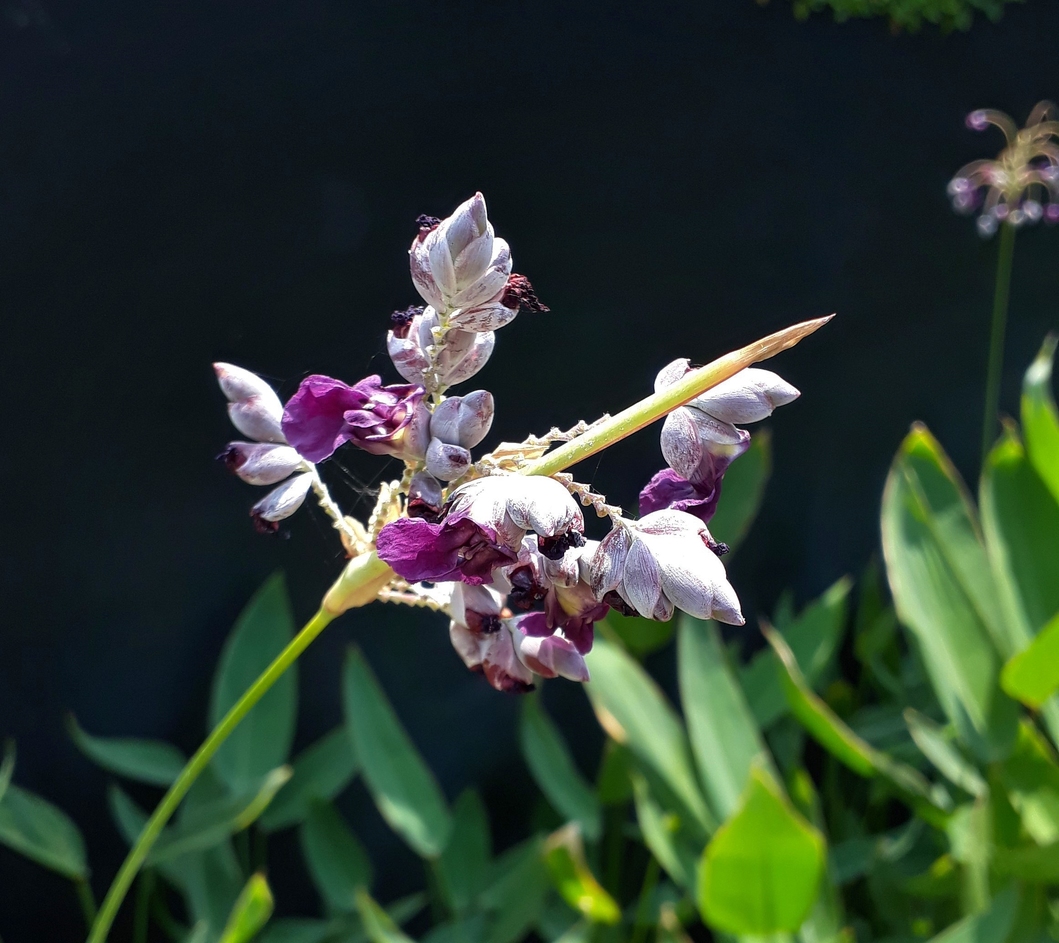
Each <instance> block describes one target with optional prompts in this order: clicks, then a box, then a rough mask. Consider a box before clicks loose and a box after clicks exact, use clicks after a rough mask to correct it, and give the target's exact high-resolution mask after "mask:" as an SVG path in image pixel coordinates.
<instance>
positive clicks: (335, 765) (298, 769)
mask: <svg viewBox="0 0 1059 943" xmlns="http://www.w3.org/2000/svg"><path fill="white" fill-rule="evenodd" d="M291 767H292V769H293V774H292V775H291V778H290V782H288V783H287V784H286V785H285V786H284V787H283V788H282V789H281V790H280V791H279V792H278V793H276V798H275V799H273V800H272V803H271V804H270V805H269V807H268V808H267V809H266V810H265V812H264V814H263V815H262V816H261V827H262V828H263V829H265V831H268V832H271V831H275V830H277V829H280V828H286V827H287V826H289V825H295V824H297V823H298V822H301V821H302V820H303V819H304V818H305V817H306V816H307V815H308V814H309V806H310V805H311V803H312V801H313V800H314V799H333V798H334V797H335V796H337V795H338V794H339V793H340V792H342V790H343V789H345V788H346V786H347V785H349V783H350V781H351V780H352V779H353V777H354V776H355V775H356V772H357V756H356V754H355V753H354V752H353V741H352V739H351V738H350V736H349V732H348V731H347V730H346V728H345V727H344V726H342V727H336V728H335V729H334V730H332V731H331V732H330V733H329V734H326V735H325V736H323V737H321V738H320V739H319V740H317V741H316V743H314V744H312V745H311V746H309V747H307V748H306V749H305V750H304V751H302V752H301V753H299V754H298V756H297V757H295V759H294V762H293V763H292V764H291Z"/></svg>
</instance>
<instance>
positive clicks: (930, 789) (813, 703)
mask: <svg viewBox="0 0 1059 943" xmlns="http://www.w3.org/2000/svg"><path fill="white" fill-rule="evenodd" d="M762 630H763V631H764V633H765V637H766V638H767V639H768V641H769V644H770V645H771V646H772V647H773V649H774V650H775V652H776V654H777V655H778V656H779V661H780V665H781V671H780V684H781V685H782V689H783V693H784V695H785V696H786V698H787V702H788V704H789V705H790V708H791V713H792V714H793V715H794V717H795V718H796V719H797V720H798V722H799V723H800V724H801V725H802V726H803V727H805V729H806V731H807V732H808V733H809V735H810V736H811V737H812V738H813V739H814V740H816V742H817V743H819V744H820V745H821V746H822V747H823V748H824V749H825V750H827V751H828V752H829V753H830V754H831V755H832V756H833V757H835V759H837V760H838V761H839V762H840V763H842V764H843V765H845V766H847V767H849V768H850V769H851V770H853V772H855V773H857V774H858V775H860V776H864V777H866V778H869V779H870V778H872V777H875V776H883V777H885V778H886V779H887V780H889V781H890V782H891V783H892V784H893V785H894V786H896V787H897V790H898V792H899V793H901V794H903V795H904V796H906V797H908V798H909V799H910V800H911V802H912V804H913V807H914V808H915V809H916V811H917V812H919V814H920V815H921V816H924V817H926V818H928V819H929V820H931V821H933V822H935V824H940V822H941V819H940V818H939V816H941V815H943V814H944V813H945V812H947V811H948V810H949V809H950V808H951V806H952V802H951V800H950V799H949V796H948V794H947V793H946V792H945V791H944V789H942V788H941V787H940V786H931V785H930V783H928V782H927V781H926V780H925V779H924V778H923V776H922V775H921V774H920V773H919V771H918V770H915V769H913V768H912V767H911V766H908V765H906V764H904V763H900V762H898V761H897V760H894V759H893V758H892V757H891V756H889V755H888V754H886V753H884V752H882V751H881V750H877V749H875V747H873V746H872V745H871V744H870V743H868V742H866V741H865V740H862V739H861V738H860V737H858V736H857V735H856V734H855V733H854V732H853V731H852V730H850V728H849V727H848V726H847V725H846V724H844V723H843V722H842V720H841V719H840V718H839V717H838V715H836V714H835V712H834V711H832V710H831V708H830V707H828V706H827V705H826V704H825V703H824V702H823V701H822V700H821V699H820V697H819V696H817V695H816V694H815V693H814V692H813V691H812V690H810V688H809V686H808V685H807V684H806V682H805V678H804V677H803V676H802V673H801V671H800V669H799V667H798V663H797V662H796V661H795V660H794V655H793V653H792V652H791V650H790V648H789V647H788V646H787V643H786V642H785V641H784V640H783V637H782V636H781V635H780V634H779V633H778V632H776V631H775V630H774V629H772V628H770V627H769V626H768V625H764V626H763V629H762Z"/></svg>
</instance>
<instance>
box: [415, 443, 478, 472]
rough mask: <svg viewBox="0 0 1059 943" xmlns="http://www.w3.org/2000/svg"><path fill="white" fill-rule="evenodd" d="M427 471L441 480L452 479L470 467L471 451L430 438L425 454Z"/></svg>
mask: <svg viewBox="0 0 1059 943" xmlns="http://www.w3.org/2000/svg"><path fill="white" fill-rule="evenodd" d="M426 465H427V471H428V472H430V474H431V475H433V476H434V477H435V478H440V479H441V480H442V481H453V480H454V479H456V478H459V477H461V476H462V475H463V474H464V473H465V472H466V471H467V469H468V468H470V467H471V453H470V452H468V451H467V450H466V449H465V448H462V447H461V446H459V445H450V444H449V443H447V442H442V441H441V439H431V440H430V445H429V446H428V448H427V456H426Z"/></svg>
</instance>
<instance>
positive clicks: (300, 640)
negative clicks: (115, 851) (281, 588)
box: [88, 609, 334, 943]
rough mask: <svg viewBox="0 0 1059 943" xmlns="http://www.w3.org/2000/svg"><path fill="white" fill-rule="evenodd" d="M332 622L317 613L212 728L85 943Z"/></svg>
mask: <svg viewBox="0 0 1059 943" xmlns="http://www.w3.org/2000/svg"><path fill="white" fill-rule="evenodd" d="M332 619H334V615H333V614H332V613H330V612H327V611H325V610H323V609H321V610H320V611H319V612H318V613H316V615H315V616H313V617H312V619H310V620H309V621H308V622H307V623H306V625H305V627H304V628H303V629H302V630H301V631H300V632H299V633H298V634H297V635H296V636H295V637H294V638H293V639H292V640H291V642H290V644H289V645H287V647H286V648H285V649H283V651H282V652H280V653H279V655H277V656H276V659H275V660H274V661H273V662H272V664H271V665H269V666H268V667H267V668H266V669H265V670H264V672H263V673H262V674H261V676H260V677H259V678H258V679H257V680H256V681H255V682H254V683H253V684H252V685H250V687H249V688H247V690H246V691H245V692H244V693H243V696H242V697H241V698H239V700H238V701H236V702H235V704H233V705H232V708H231V710H229V711H228V713H227V714H225V715H224V717H223V718H222V719H221V722H220V723H219V724H217V726H216V727H214V728H213V730H212V731H211V732H210V735H209V736H208V737H207V738H206V739H205V741H204V742H203V744H202V746H200V747H199V748H198V750H196V751H195V755H194V756H192V757H191V759H190V760H188V763H187V765H186V766H185V767H184V768H183V769H182V770H181V771H180V775H179V776H177V778H176V780H175V781H174V783H173V785H172V786H170V787H169V791H168V792H167V793H166V794H165V795H164V796H163V797H162V801H161V802H160V803H159V804H158V808H157V809H155V810H154V813H153V814H152V815H151V817H150V818H149V819H148V820H147V824H146V825H145V826H144V827H143V831H142V832H140V837H139V838H137V839H136V844H134V845H133V846H132V848H131V849H129V853H128V855H127V856H126V858H125V861H124V863H123V864H122V866H121V869H120V870H119V871H118V873H117V876H116V877H115V878H114V882H113V883H112V884H111V885H110V890H109V891H108V892H107V896H106V898H105V899H104V901H103V906H102V908H101V909H100V911H99V915H98V916H97V917H96V918H95V921H94V922H93V923H92V928H91V932H90V933H89V934H88V943H103V941H104V940H106V938H107V933H109V932H110V927H111V925H112V924H113V923H114V918H115V917H116V916H117V913H118V908H119V907H120V906H121V902H122V901H123V900H124V899H125V895H126V894H127V893H128V891H129V887H130V885H131V884H132V882H133V879H134V878H135V877H136V872H137V871H139V870H140V866H141V865H142V864H143V863H144V861H145V860H146V858H147V854H148V852H150V850H151V848H152V847H153V846H154V843H155V842H156V841H157V840H158V836H159V835H161V833H162V829H163V828H164V827H165V824H166V822H168V821H169V819H170V818H171V817H172V815H173V813H174V812H175V811H176V809H177V806H178V805H180V800H181V799H183V798H184V796H185V795H186V794H187V791H188V790H189V789H190V788H191V785H192V783H194V782H195V780H196V779H198V778H199V776H200V775H201V773H202V771H203V770H204V769H205V768H206V766H207V764H208V763H209V761H210V760H211V759H212V758H213V755H214V754H215V753H216V752H217V750H218V749H219V748H220V746H221V744H222V743H224V741H225V740H227V739H228V737H229V735H230V734H231V732H232V731H233V730H235V728H236V727H237V726H238V725H239V722H240V721H241V720H242V719H243V718H244V717H245V716H246V715H247V714H248V713H249V712H250V709H251V708H252V707H253V706H254V705H255V704H256V703H257V702H258V701H260V700H261V698H262V697H263V696H264V694H265V692H266V691H268V689H269V688H271V687H272V685H273V684H275V683H276V681H277V680H278V679H279V678H280V676H281V675H282V674H283V673H284V672H285V671H286V670H287V669H288V668H289V667H290V666H291V665H292V664H294V662H295V661H297V659H298V656H299V655H301V653H302V652H303V651H305V649H306V648H308V646H309V644H310V643H311V642H312V641H313V639H315V638H316V636H318V635H319V634H320V633H321V632H322V631H323V630H324V629H325V628H326V627H327V625H328V623H329V622H331V620H332Z"/></svg>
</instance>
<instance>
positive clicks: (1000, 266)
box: [982, 223, 1015, 468]
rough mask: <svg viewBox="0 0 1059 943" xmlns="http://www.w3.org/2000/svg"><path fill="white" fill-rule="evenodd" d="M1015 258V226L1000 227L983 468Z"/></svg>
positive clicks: (996, 406)
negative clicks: (1012, 266)
mask: <svg viewBox="0 0 1059 943" xmlns="http://www.w3.org/2000/svg"><path fill="white" fill-rule="evenodd" d="M1014 257H1015V227H1014V226H1012V225H1011V224H1010V223H1004V224H1002V225H1001V227H1000V246H999V248H998V249H997V262H996V289H995V290H994V292H993V327H992V329H991V331H990V332H989V367H988V370H987V372H986V380H985V416H984V417H983V419H982V468H985V461H986V458H987V457H988V455H989V450H990V449H991V448H992V447H993V441H994V440H995V439H996V426H997V414H998V412H999V410H1000V378H1001V375H1002V374H1003V372H1004V331H1005V329H1006V327H1007V320H1008V300H1009V298H1010V297H1011V264H1012V260H1013V259H1014Z"/></svg>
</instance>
